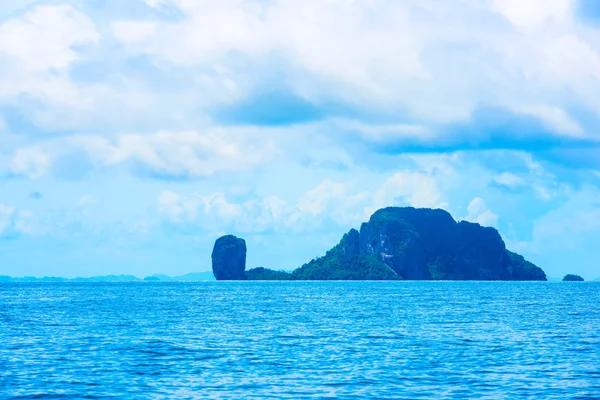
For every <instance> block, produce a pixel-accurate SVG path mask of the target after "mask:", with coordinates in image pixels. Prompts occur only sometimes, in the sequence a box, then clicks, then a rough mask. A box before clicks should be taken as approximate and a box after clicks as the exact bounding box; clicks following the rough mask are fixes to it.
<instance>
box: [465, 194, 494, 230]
mask: <svg viewBox="0 0 600 400" xmlns="http://www.w3.org/2000/svg"><path fill="white" fill-rule="evenodd" d="M467 211H468V212H469V214H468V215H467V216H466V217H465V218H464V219H465V220H466V221H469V222H476V223H478V224H480V225H482V226H492V227H496V226H497V224H498V216H497V215H496V214H494V213H493V212H492V211H491V210H490V209H489V208H488V207H487V205H486V204H485V201H484V200H483V199H482V198H481V197H475V198H474V199H473V200H472V201H471V202H470V203H469V206H468V207H467Z"/></svg>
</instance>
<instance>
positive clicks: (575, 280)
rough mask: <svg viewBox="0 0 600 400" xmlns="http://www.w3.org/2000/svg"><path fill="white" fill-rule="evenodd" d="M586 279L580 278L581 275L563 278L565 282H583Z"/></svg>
mask: <svg viewBox="0 0 600 400" xmlns="http://www.w3.org/2000/svg"><path fill="white" fill-rule="evenodd" d="M583 281H585V279H583V278H582V277H580V276H579V275H572V274H567V275H565V277H564V278H563V282H583Z"/></svg>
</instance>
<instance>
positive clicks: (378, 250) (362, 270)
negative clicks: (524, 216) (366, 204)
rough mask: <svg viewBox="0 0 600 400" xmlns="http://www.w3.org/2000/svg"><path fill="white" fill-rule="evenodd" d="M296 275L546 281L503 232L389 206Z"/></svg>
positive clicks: (439, 213) (437, 214)
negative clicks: (511, 247) (507, 241)
mask: <svg viewBox="0 0 600 400" xmlns="http://www.w3.org/2000/svg"><path fill="white" fill-rule="evenodd" d="M293 275H294V276H295V278H296V279H408V280H426V279H433V280H546V275H545V273H544V272H543V271H542V270H541V269H540V268H538V267H536V266H535V265H533V264H532V263H530V262H528V261H526V260H525V259H524V258H523V257H521V256H519V255H518V254H514V253H511V252H509V251H508V250H506V248H505V245H504V241H503V240H502V238H501V237H500V234H499V233H498V231H496V230H495V229H493V228H485V227H482V226H480V225H479V224H473V223H469V222H459V223H457V222H456V221H454V219H453V218H452V216H451V215H450V214H449V213H447V212H446V211H444V210H431V209H415V208H398V207H389V208H384V209H381V210H379V211H377V212H375V214H373V216H372V217H371V219H370V220H369V222H366V223H363V224H362V226H361V228H360V232H358V231H357V230H355V229H353V230H351V231H350V232H348V233H347V234H346V235H344V237H343V238H342V241H341V242H340V244H338V245H337V246H336V247H334V248H333V249H332V250H330V251H329V252H327V254H326V255H325V256H324V257H321V258H318V259H316V260H313V261H311V262H310V263H308V264H305V265H304V266H302V267H301V268H299V269H298V270H296V271H294V273H293Z"/></svg>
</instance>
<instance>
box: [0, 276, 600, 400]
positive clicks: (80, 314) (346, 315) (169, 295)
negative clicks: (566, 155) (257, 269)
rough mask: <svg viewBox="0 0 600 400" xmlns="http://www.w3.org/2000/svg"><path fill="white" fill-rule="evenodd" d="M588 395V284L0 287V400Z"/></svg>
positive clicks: (592, 391)
mask: <svg viewBox="0 0 600 400" xmlns="http://www.w3.org/2000/svg"><path fill="white" fill-rule="evenodd" d="M84 396H85V397H90V398H92V397H132V398H227V399H230V398H248V399H252V398H254V399H265V398H290V399H299V398H313V397H315V398H347V399H358V398H406V399H419V398H423V399H442V398H456V399H463V398H493V399H497V398H532V399H533V398H535V399H538V398H546V399H547V398H556V399H586V398H600V284H599V283H562V282H560V283H546V282H531V283H519V282H193V283H189V282H187V283H184V282H181V283H178V282H140V283H3V284H0V397H2V398H7V397H8V398H10V397H17V398H19V397H20V398H72V397H76V398H81V397H84Z"/></svg>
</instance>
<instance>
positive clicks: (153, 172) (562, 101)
mask: <svg viewBox="0 0 600 400" xmlns="http://www.w3.org/2000/svg"><path fill="white" fill-rule="evenodd" d="M5 3H6V4H2V5H0V140H1V142H2V145H1V146H0V179H2V188H3V190H2V191H0V204H3V205H2V206H1V208H0V215H1V217H0V220H1V221H2V222H0V226H1V227H2V228H1V229H0V232H1V233H0V235H2V238H3V239H2V241H0V246H10V247H5V250H6V251H5V252H4V254H10V257H12V259H13V260H22V259H23V260H24V259H26V257H27V256H28V252H27V251H28V250H27V249H28V248H30V247H31V246H32V245H33V244H32V243H33V242H32V241H33V240H36V242H35V245H36V246H37V247H36V248H39V249H42V250H40V252H42V253H44V254H54V253H53V252H52V251H51V250H52V249H65V250H64V253H60V254H61V257H62V258H60V259H58V258H57V257H59V256H58V255H57V256H56V257H55V258H54V259H52V257H51V256H48V257H45V258H44V259H43V260H37V259H36V260H33V261H31V263H30V264H31V265H37V266H39V267H35V268H39V269H38V270H34V269H32V270H30V271H28V272H29V273H31V274H36V273H39V274H49V273H52V271H51V269H52V268H53V267H52V266H53V265H59V264H60V265H62V264H63V263H62V259H63V258H64V259H67V260H70V261H69V262H65V263H64V264H69V265H70V266H66V267H64V268H67V269H68V268H70V269H69V271H70V272H72V273H76V272H78V271H77V270H76V269H77V268H78V267H77V265H87V264H88V263H91V262H90V261H89V259H86V258H85V256H86V255H87V254H89V253H94V254H98V255H103V256H102V257H100V256H98V257H97V258H98V260H103V262H104V263H105V264H108V265H111V266H114V268H117V266H120V267H119V268H125V269H127V268H140V270H144V268H145V267H144V266H143V265H149V264H151V263H152V262H153V261H152V260H155V259H156V260H158V259H159V258H160V257H159V251H162V252H163V253H161V254H167V253H168V254H178V257H180V258H179V259H178V261H177V262H174V263H175V264H177V265H181V266H182V267H181V268H184V269H182V270H181V271H179V272H181V273H185V272H189V270H190V269H194V268H195V267H194V266H195V265H196V264H194V262H195V261H194V260H196V258H197V257H199V255H198V254H197V253H193V251H196V250H197V251H198V252H199V253H207V252H208V251H209V249H208V248H209V247H210V245H211V243H210V242H211V241H212V240H213V239H214V236H215V235H217V234H218V233H223V232H232V233H236V232H237V233H241V234H246V235H248V236H249V240H251V241H253V242H252V243H254V245H256V246H259V247H258V249H259V250H257V251H258V254H260V255H261V257H264V259H263V260H260V263H261V264H265V265H266V266H269V265H268V264H269V262H270V261H274V260H277V261H278V260H280V259H281V257H282V254H283V253H286V252H287V253H286V254H292V252H294V251H295V252H296V253H295V254H296V255H295V256H294V257H296V258H294V260H295V261H294V262H299V261H298V260H305V259H308V258H311V257H313V256H315V255H317V254H315V252H318V251H321V250H323V251H324V250H325V249H327V248H328V247H329V246H330V245H332V244H333V243H335V242H336V241H337V240H338V239H339V235H340V234H341V233H343V232H344V231H347V229H349V228H350V227H356V226H358V224H359V223H360V222H362V221H364V220H366V219H368V217H369V216H370V214H371V213H372V212H373V211H374V210H376V209H377V208H380V207H386V206H390V205H403V206H415V207H444V208H446V209H448V210H449V211H450V212H451V213H452V215H454V216H455V218H457V219H466V220H469V221H473V222H479V223H481V224H483V225H491V226H495V227H497V228H498V229H499V230H500V232H501V233H502V235H503V237H505V239H506V241H507V243H508V244H509V246H513V245H514V246H518V248H519V250H522V251H523V252H525V253H526V255H527V256H529V257H531V258H532V260H533V261H538V262H544V263H549V264H552V265H553V266H551V267H550V268H555V266H556V270H557V271H559V270H560V268H561V267H560V266H557V265H556V263H555V262H554V261H553V259H550V258H547V257H545V256H544V254H545V252H550V250H549V247H550V246H552V247H553V248H560V243H561V240H560V238H561V233H560V232H561V231H564V232H569V231H572V232H576V234H574V235H573V237H577V240H576V241H573V242H569V241H565V243H569V245H570V246H573V248H575V249H577V252H579V253H581V254H582V256H581V257H582V258H583V254H584V253H585V252H586V251H588V252H591V251H592V250H593V249H594V247H593V245H592V244H591V243H592V240H591V238H594V237H595V234H596V230H595V229H594V227H589V228H586V229H583V227H587V226H588V225H589V223H588V222H589V221H587V219H593V217H594V216H595V215H596V214H595V212H596V208H597V207H596V204H595V202H594V200H593V199H594V196H596V195H597V193H596V189H597V188H598V187H599V186H600V175H599V173H598V171H600V136H599V134H600V117H598V115H600V97H599V96H598V95H597V94H598V93H600V35H599V33H598V32H600V31H599V29H600V25H599V24H597V21H598V20H600V19H598V18H597V16H594V15H595V14H593V13H592V12H591V11H590V8H589V4H588V5H586V4H587V2H586V1H582V0H545V1H541V0H530V1H517V0H482V1H474V0H457V1H454V2H451V3H450V2H445V1H438V0H406V1H402V2H398V1H394V0H373V1H362V0H359V1H345V0H331V1H326V2H324V1H319V0H307V1H303V2H297V1H296V2H294V1H287V0H273V1H262V0H223V1H217V2H214V1H213V2H209V1H191V0H145V1H142V0H130V1H123V2H81V1H75V0H61V1H45V0H41V1H29V0H19V1H11V2H5ZM9 3H10V4H9ZM32 193H43V196H33V195H32ZM8 205H18V207H17V206H8ZM26 210H30V211H26ZM34 216H35V217H34ZM575 227H577V229H575ZM9 238H10V239H16V238H18V240H8V239H9ZM192 243H193V244H192ZM273 243H277V246H273V245H271V246H269V244H273ZM545 243H554V244H552V245H551V244H545ZM44 246H46V247H44ZM161 246H163V247H161ZM195 246H198V248H196V247H195ZM203 246H204V247H203ZM260 246H262V247H260ZM44 248H45V249H46V250H43V249H44ZM84 248H85V249H86V251H82V250H80V249H84ZM109 248H110V249H121V248H129V249H132V250H131V251H130V253H129V254H127V255H125V254H122V253H119V250H114V251H111V252H109V251H108V250H107V249H109ZM276 248H277V249H279V250H278V251H280V253H276V252H275V251H276V250H275V249H276ZM48 249H50V250H48ZM159 249H160V250H159ZM184 249H188V250H185V251H184ZM189 249H191V250H189ZM207 249H208V250H207ZM294 249H296V250H294ZM56 251H58V250H56ZM61 251H62V250H61ZM56 254H58V253H56ZM207 254H208V253H207ZM104 255H106V258H103V257H104ZM185 257H188V258H185ZM555 259H559V257H555ZM136 260H137V261H136ZM140 260H143V262H142V261H140ZM44 263H46V264H44ZM98 263H100V261H98ZM136 263H137V264H136ZM584 264H585V263H582V264H581V265H584ZM131 265H137V267H135V266H131ZM586 265H587V264H586ZM590 265H591V264H590ZM590 265H588V266H587V267H586V268H588V269H587V271H591V267H590ZM159 267H160V266H159V265H156V268H159ZM31 268H34V267H31ZM96 268H98V269H101V266H100V264H98V265H97V266H96ZM89 272H90V273H92V272H91V271H89ZM100 272H101V271H100ZM113 272H116V273H121V272H126V271H121V270H119V271H117V270H115V271H113ZM154 272H164V271H159V270H157V271H154ZM569 272H578V271H569ZM590 273H591V272H590Z"/></svg>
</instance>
